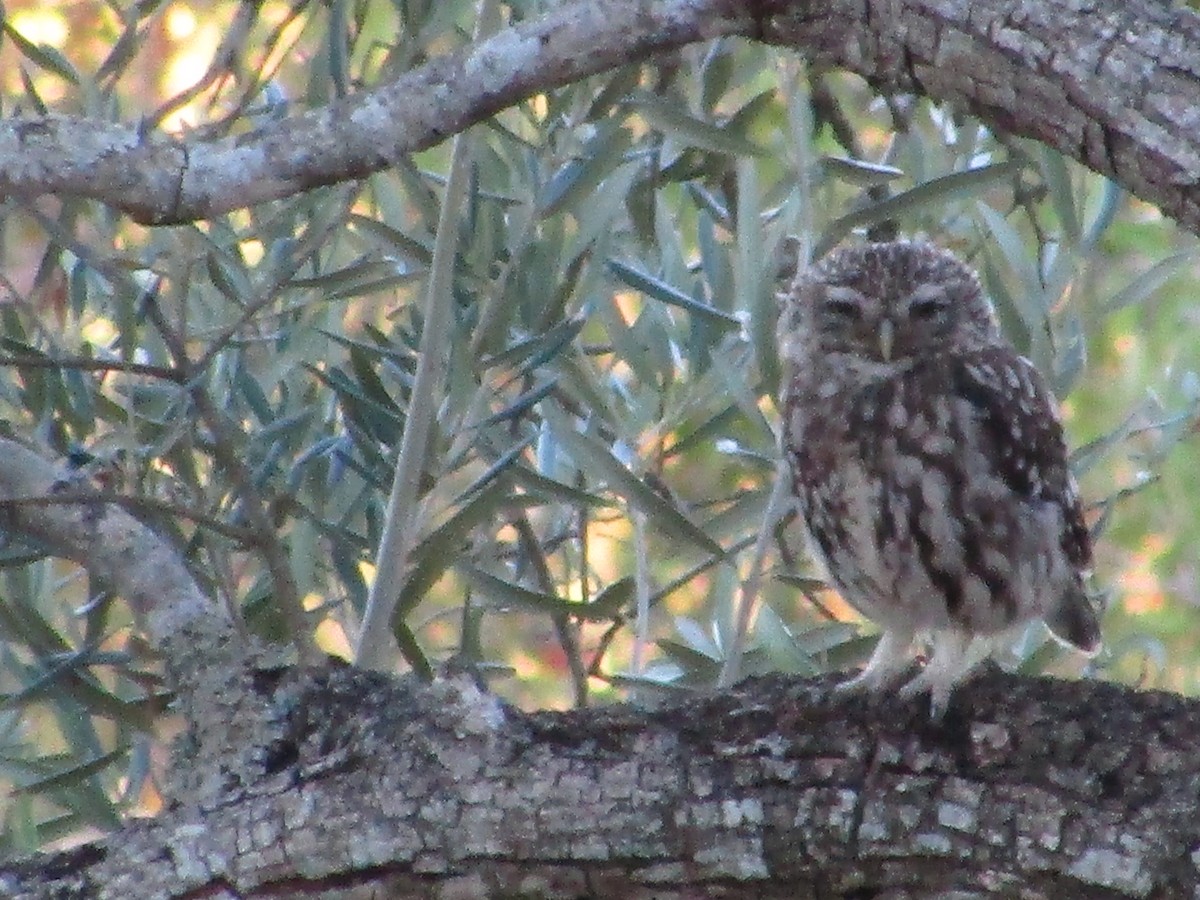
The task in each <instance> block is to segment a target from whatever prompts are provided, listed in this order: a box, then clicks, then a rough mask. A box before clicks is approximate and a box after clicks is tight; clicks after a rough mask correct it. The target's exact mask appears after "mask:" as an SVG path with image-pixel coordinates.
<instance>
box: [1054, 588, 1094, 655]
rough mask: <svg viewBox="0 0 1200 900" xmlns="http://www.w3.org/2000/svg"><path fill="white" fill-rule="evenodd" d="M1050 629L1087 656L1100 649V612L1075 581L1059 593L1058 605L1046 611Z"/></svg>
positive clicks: (1057, 636) (1061, 639)
mask: <svg viewBox="0 0 1200 900" xmlns="http://www.w3.org/2000/svg"><path fill="white" fill-rule="evenodd" d="M1046 626H1047V627H1048V628H1049V629H1050V633H1051V634H1053V635H1054V636H1055V637H1056V638H1058V639H1059V640H1060V641H1062V642H1063V643H1065V644H1070V645H1071V646H1072V647H1074V648H1075V649H1077V650H1079V651H1080V652H1082V653H1086V654H1087V655H1088V656H1095V655H1096V654H1097V653H1099V652H1100V644H1101V640H1100V616H1099V614H1098V613H1097V611H1096V607H1095V606H1094V605H1093V604H1092V601H1091V599H1090V598H1089V597H1088V595H1087V592H1086V591H1085V590H1084V588H1083V585H1082V584H1081V583H1079V582H1078V581H1077V582H1076V583H1075V584H1074V585H1072V586H1071V587H1070V588H1069V589H1068V590H1067V591H1065V592H1064V593H1063V596H1062V599H1061V600H1059V602H1058V606H1056V607H1055V608H1054V609H1052V610H1050V611H1049V612H1048V613H1046Z"/></svg>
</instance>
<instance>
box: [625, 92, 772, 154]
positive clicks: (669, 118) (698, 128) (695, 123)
mask: <svg viewBox="0 0 1200 900" xmlns="http://www.w3.org/2000/svg"><path fill="white" fill-rule="evenodd" d="M627 102H628V104H629V106H631V107H633V109H635V110H637V112H638V113H639V114H641V116H642V118H644V119H645V120H646V121H647V122H648V123H649V124H650V125H651V126H653V127H654V128H656V129H658V130H659V131H662V132H665V133H667V134H670V135H674V136H675V137H676V138H678V139H679V140H681V141H682V142H683V143H685V144H687V145H689V146H692V147H699V148H700V149H702V150H709V151H711V152H713V153H721V154H725V155H727V156H763V155H765V153H766V151H764V150H763V148H762V147H760V146H758V144H755V143H754V142H753V141H750V140H747V139H746V138H745V137H743V136H742V135H740V134H738V133H737V132H736V131H735V130H733V129H729V128H724V127H722V126H720V125H714V124H712V123H711V122H705V121H703V120H701V119H698V118H696V117H695V116H692V115H690V114H689V113H688V112H687V111H686V109H685V108H684V107H683V105H682V104H680V103H677V102H671V101H669V100H667V99H665V98H662V97H656V96H654V95H652V94H646V93H638V94H635V95H634V96H632V97H631V98H630V99H629V100H628V101H627Z"/></svg>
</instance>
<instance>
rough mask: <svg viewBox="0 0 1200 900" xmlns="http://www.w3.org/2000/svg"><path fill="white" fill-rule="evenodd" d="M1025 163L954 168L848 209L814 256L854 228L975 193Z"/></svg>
mask: <svg viewBox="0 0 1200 900" xmlns="http://www.w3.org/2000/svg"><path fill="white" fill-rule="evenodd" d="M1025 165H1026V163H1025V162H1024V161H1023V160H1015V159H1010V160H1006V161H1005V162H1002V163H992V164H990V165H986V166H979V167H977V168H974V169H967V170H966V171H965V172H953V173H951V174H949V175H943V176H941V177H940V178H934V179H932V180H930V181H926V182H923V183H921V184H918V185H917V186H916V187H914V188H910V189H909V190H907V191H905V192H904V193H902V194H897V195H896V196H894V197H889V198H888V199H887V200H881V201H880V202H878V203H872V204H871V205H869V206H866V207H864V208H862V209H858V210H854V211H853V212H850V213H847V214H846V215H844V216H841V217H840V218H837V219H834V220H833V221H832V222H830V223H829V225H828V226H827V227H826V229H825V233H824V234H823V235H822V236H821V239H820V241H818V242H817V246H816V247H815V248H814V250H813V258H814V259H820V258H821V257H822V256H824V255H825V254H826V253H828V252H829V251H830V250H832V249H833V248H834V247H835V246H836V245H837V243H838V242H839V241H841V239H842V238H843V237H845V236H846V235H847V234H849V233H850V231H851V230H853V229H855V228H858V227H860V226H863V225H874V224H876V223H878V222H884V221H887V220H888V219H898V218H900V217H901V216H905V215H911V214H913V213H916V212H920V211H922V210H924V209H926V208H927V207H930V206H934V205H937V204H942V203H950V202H953V201H961V200H967V199H970V198H972V197H976V196H978V195H979V194H981V193H983V192H984V191H986V190H989V189H990V188H992V187H994V186H995V185H997V184H1002V183H1004V182H1006V181H1008V180H1010V179H1011V178H1012V177H1013V176H1014V175H1015V174H1016V173H1017V172H1019V171H1020V170H1021V169H1022V168H1024V167H1025Z"/></svg>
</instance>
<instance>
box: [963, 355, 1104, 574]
mask: <svg viewBox="0 0 1200 900" xmlns="http://www.w3.org/2000/svg"><path fill="white" fill-rule="evenodd" d="M953 380H954V391H955V393H956V394H957V395H958V396H960V397H962V398H963V399H964V400H966V401H967V402H968V403H970V404H971V406H972V407H974V409H975V410H976V413H977V415H978V416H979V420H980V422H981V424H982V425H983V428H982V432H983V436H984V441H983V444H984V446H983V447H981V448H980V449H981V451H982V452H983V453H984V455H985V456H986V457H987V458H988V459H989V460H990V462H991V464H992V467H993V470H994V471H995V472H996V474H997V475H999V476H1000V478H1002V479H1003V480H1004V482H1005V484H1007V485H1008V486H1009V488H1010V489H1011V490H1012V491H1013V493H1015V494H1016V495H1017V496H1019V497H1025V498H1030V499H1034V498H1036V499H1039V500H1044V501H1046V502H1049V503H1055V504H1058V506H1059V507H1060V508H1061V510H1062V515H1063V535H1062V548H1063V552H1064V553H1065V554H1066V557H1067V559H1068V560H1069V561H1070V563H1071V565H1072V566H1073V567H1074V568H1075V570H1076V571H1077V572H1080V573H1082V572H1086V571H1087V570H1088V569H1089V568H1091V564H1092V541H1091V536H1090V535H1089V533H1088V529H1087V524H1086V523H1085V522H1084V519H1083V507H1082V504H1081V503H1080V501H1079V492H1078V489H1077V488H1076V486H1075V479H1074V478H1073V477H1072V476H1071V470H1070V468H1069V467H1068V465H1067V447H1066V443H1065V441H1064V440H1063V431H1062V423H1061V421H1060V420H1059V417H1058V407H1057V404H1056V403H1055V401H1054V397H1053V395H1052V394H1051V393H1050V390H1049V388H1047V387H1046V385H1045V383H1044V382H1043V381H1042V377H1041V375H1039V374H1038V372H1037V370H1036V369H1035V368H1034V367H1033V364H1032V363H1031V362H1029V360H1027V359H1025V358H1024V357H1022V356H1018V355H1017V354H1016V353H1014V352H1013V351H1011V350H1009V349H1008V348H1005V347H990V348H987V349H984V350H981V351H977V352H976V353H973V354H968V355H966V356H964V357H961V358H960V359H959V360H958V361H957V367H956V371H955V372H954V378H953Z"/></svg>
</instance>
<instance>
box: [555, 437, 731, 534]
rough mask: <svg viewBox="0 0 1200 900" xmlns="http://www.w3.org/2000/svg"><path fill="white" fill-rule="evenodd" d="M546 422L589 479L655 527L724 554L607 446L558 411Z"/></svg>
mask: <svg viewBox="0 0 1200 900" xmlns="http://www.w3.org/2000/svg"><path fill="white" fill-rule="evenodd" d="M547 421H548V423H549V425H550V427H551V429H552V430H553V432H554V436H555V437H556V438H557V439H558V440H559V442H560V443H561V444H562V445H563V447H564V448H566V450H567V452H568V453H569V454H570V455H571V457H572V459H574V460H575V463H576V465H578V466H579V468H580V469H581V470H582V471H584V472H587V473H588V474H589V475H590V476H591V477H592V478H599V479H600V480H603V481H606V482H607V483H608V486H609V488H610V489H612V490H613V491H615V492H616V493H617V494H619V495H620V496H622V497H624V498H625V500H626V501H628V502H629V503H630V504H632V505H633V506H634V507H635V508H636V509H639V510H641V511H642V512H644V513H645V514H646V516H647V517H648V518H649V520H650V522H651V523H652V524H653V525H654V526H655V527H657V528H661V529H662V531H663V532H664V533H666V534H669V535H671V536H672V537H675V538H679V539H680V540H684V541H688V542H689V543H691V544H694V545H695V546H697V547H699V548H701V549H702V550H704V551H706V552H708V553H711V554H713V555H714V556H722V555H723V554H724V552H725V551H724V550H722V549H721V545H720V544H718V543H717V542H716V541H714V540H713V539H712V538H710V537H709V536H708V535H707V534H705V533H704V531H703V530H702V529H701V528H699V527H698V526H697V525H695V524H694V523H693V522H692V521H691V520H689V519H688V517H687V516H685V515H684V514H683V513H682V512H680V511H679V510H678V509H677V508H676V507H675V506H674V504H672V503H671V502H670V501H668V500H666V499H665V498H664V497H662V496H661V495H660V494H659V493H658V492H657V491H655V490H653V489H652V488H650V487H648V486H647V485H646V484H645V483H644V482H643V481H642V480H641V479H640V478H638V477H637V476H636V475H634V474H633V473H632V472H630V471H629V469H627V468H626V467H625V466H624V465H623V464H622V463H621V462H620V460H618V459H617V458H616V457H615V456H613V455H612V453H611V452H610V451H609V450H608V449H607V448H606V447H603V446H601V445H600V444H599V443H597V442H596V441H594V440H593V439H592V438H589V437H587V436H585V435H582V434H580V433H579V432H577V431H576V430H575V429H574V428H572V427H570V425H569V423H568V422H567V420H566V419H565V417H563V416H562V415H561V414H555V415H548V416H547Z"/></svg>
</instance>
